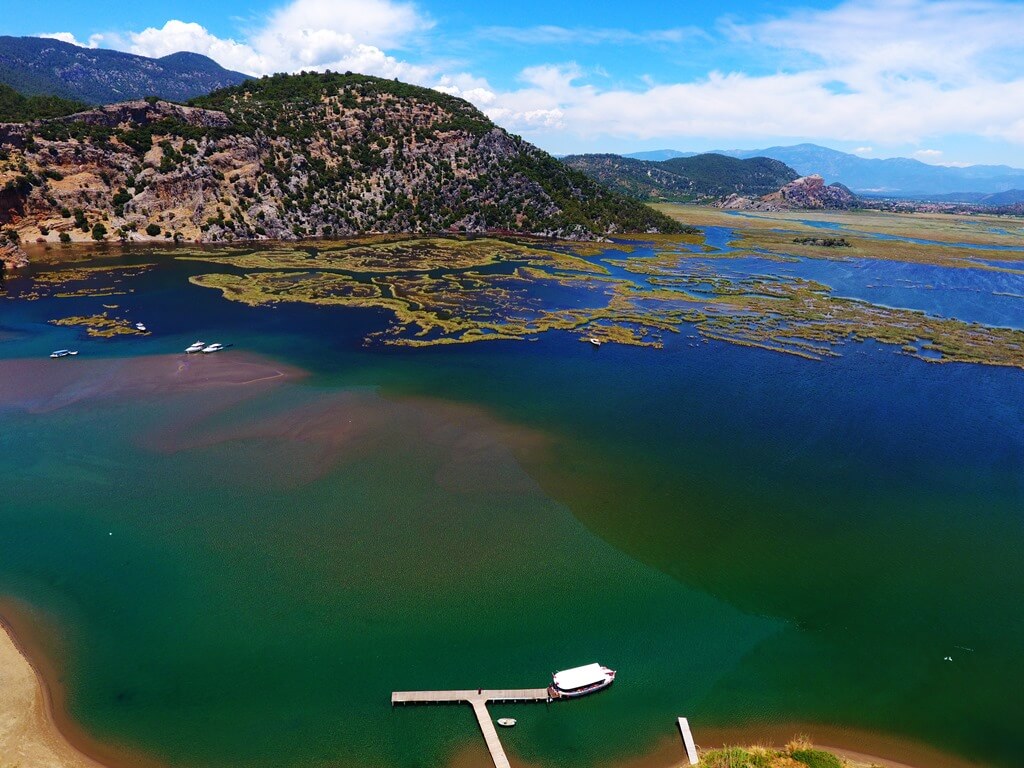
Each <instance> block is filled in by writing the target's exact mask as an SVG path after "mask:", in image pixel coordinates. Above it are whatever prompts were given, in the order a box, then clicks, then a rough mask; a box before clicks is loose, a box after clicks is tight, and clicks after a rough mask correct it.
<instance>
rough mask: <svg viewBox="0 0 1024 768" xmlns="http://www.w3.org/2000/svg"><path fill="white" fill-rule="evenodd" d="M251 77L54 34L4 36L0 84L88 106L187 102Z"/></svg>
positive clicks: (190, 59) (184, 57)
mask: <svg viewBox="0 0 1024 768" xmlns="http://www.w3.org/2000/svg"><path fill="white" fill-rule="evenodd" d="M246 79H247V76H246V75H243V74H241V73H240V72H232V71H230V70H227V69H224V68H223V67H221V66H220V65H219V64H217V63H216V62H215V61H213V59H210V58H207V57H206V56H201V55H199V54H197V53H186V52H182V53H174V54H171V55H170V56H164V57H163V58H160V59H151V58H148V57H146V56H136V55H134V54H131V53H124V52H122V51H112V50H109V49H105V48H82V47H80V46H77V45H71V44H69V43H65V42H61V41H60V40H51V39H49V38H42V37H8V36H0V83H4V84H6V85H8V86H10V87H11V88H13V89H14V90H16V91H18V92H19V93H21V94H24V95H26V96H59V97H61V98H64V99H72V100H74V101H81V102H85V103H87V104H109V103H111V102H117V101H125V100H129V99H140V98H143V97H144V96H159V97H160V98H163V99H169V100H171V101H185V100H187V99H191V98H193V97H195V96H201V95H203V94H206V93H209V92H210V91H212V90H214V89H217V88H225V87H227V86H231V85H236V84H238V83H241V82H243V81H244V80H246Z"/></svg>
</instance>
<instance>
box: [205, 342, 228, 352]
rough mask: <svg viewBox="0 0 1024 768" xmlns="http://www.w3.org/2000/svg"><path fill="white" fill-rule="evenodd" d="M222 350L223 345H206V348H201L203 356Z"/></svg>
mask: <svg viewBox="0 0 1024 768" xmlns="http://www.w3.org/2000/svg"><path fill="white" fill-rule="evenodd" d="M222 349H224V345H223V344H220V343H216V344H208V345H207V346H205V347H203V354H204V355H208V354H210V353H211V352H220V351H221V350H222Z"/></svg>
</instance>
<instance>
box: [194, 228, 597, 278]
mask: <svg viewBox="0 0 1024 768" xmlns="http://www.w3.org/2000/svg"><path fill="white" fill-rule="evenodd" d="M177 258H179V259H182V260H188V261H203V262H207V263H211V264H220V265H226V266H235V267H238V268H240V269H273V270H280V269H317V270H337V271H341V272H353V273H372V274H392V273H396V272H437V271H453V270H465V269H475V268H480V267H486V266H489V265H493V264H501V263H522V264H531V265H535V266H540V267H548V268H554V269H562V270H568V271H577V272H594V273H597V274H607V272H608V271H607V269H606V268H605V267H603V266H601V265H600V264H594V263H592V262H589V261H587V260H586V259H583V258H580V257H579V256H577V255H574V254H572V253H567V252H564V251H562V250H556V249H551V248H540V247H537V246H536V245H534V244H529V243H522V242H517V241H511V240H501V239H497V238H488V237H484V238H465V239H459V238H441V237H434V238H406V239H394V238H389V239H385V240H380V241H378V240H376V239H374V240H372V241H370V242H366V241H364V240H362V239H360V240H357V241H352V242H347V243H341V244H329V245H327V246H326V247H325V246H324V244H322V243H321V244H317V245H304V246H296V247H295V248H292V249H283V248H275V249H267V250H249V251H235V252H228V253H226V254H225V253H222V252H191V253H187V254H181V255H178V256H177Z"/></svg>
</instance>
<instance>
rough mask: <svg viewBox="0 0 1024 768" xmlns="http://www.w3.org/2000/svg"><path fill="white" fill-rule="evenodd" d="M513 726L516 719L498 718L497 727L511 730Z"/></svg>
mask: <svg viewBox="0 0 1024 768" xmlns="http://www.w3.org/2000/svg"><path fill="white" fill-rule="evenodd" d="M515 724H516V719H515V718H514V717H499V718H498V725H500V726H502V727H503V728H511V727H512V726H513V725H515Z"/></svg>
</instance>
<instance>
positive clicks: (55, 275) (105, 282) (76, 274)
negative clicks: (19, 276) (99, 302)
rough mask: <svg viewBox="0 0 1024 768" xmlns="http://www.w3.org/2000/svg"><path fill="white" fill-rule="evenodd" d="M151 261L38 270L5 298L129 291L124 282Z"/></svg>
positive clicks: (143, 269) (51, 296) (66, 296)
mask: <svg viewBox="0 0 1024 768" xmlns="http://www.w3.org/2000/svg"><path fill="white" fill-rule="evenodd" d="M153 266H155V265H153V264H137V265H133V266H120V265H117V266H113V265H111V266H91V267H69V268H65V269H55V270H50V271H46V272H38V273H36V274H33V275H31V276H29V277H28V279H29V281H30V283H29V286H28V287H27V288H24V289H22V290H21V291H19V292H18V293H17V294H9V295H8V298H17V299H20V300H23V301H33V300H35V299H43V298H60V299H68V298H82V297H90V298H92V297H94V298H104V297H109V296H123V295H126V294H128V293H131V292H132V289H131V287H129V286H128V285H126V284H125V283H126V281H128V280H129V279H131V278H133V277H137V276H138V275H141V274H143V273H144V272H146V271H148V270H149V269H151V268H152V267H153Z"/></svg>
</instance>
